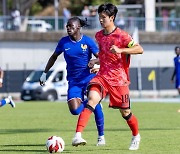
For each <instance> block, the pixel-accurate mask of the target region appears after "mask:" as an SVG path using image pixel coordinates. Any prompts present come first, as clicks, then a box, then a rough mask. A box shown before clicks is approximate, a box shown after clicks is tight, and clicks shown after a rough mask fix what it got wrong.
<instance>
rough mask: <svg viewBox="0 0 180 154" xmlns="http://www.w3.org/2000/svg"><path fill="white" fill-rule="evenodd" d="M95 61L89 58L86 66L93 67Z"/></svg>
mask: <svg viewBox="0 0 180 154" xmlns="http://www.w3.org/2000/svg"><path fill="white" fill-rule="evenodd" d="M95 63H96V60H94V59H91V60H90V61H89V63H88V67H89V68H93V67H94V65H95Z"/></svg>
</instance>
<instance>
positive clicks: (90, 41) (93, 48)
mask: <svg viewBox="0 0 180 154" xmlns="http://www.w3.org/2000/svg"><path fill="white" fill-rule="evenodd" d="M88 44H89V48H90V51H91V52H92V53H93V54H96V53H98V52H99V48H98V47H97V45H96V42H95V41H94V40H93V39H91V38H89V39H88Z"/></svg>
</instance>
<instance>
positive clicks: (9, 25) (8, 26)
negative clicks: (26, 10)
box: [0, 16, 180, 31]
mask: <svg viewBox="0 0 180 154" xmlns="http://www.w3.org/2000/svg"><path fill="white" fill-rule="evenodd" d="M80 18H82V19H84V17H80ZM29 20H33V21H34V20H41V21H45V23H48V24H50V25H51V27H52V28H51V29H48V30H52V31H55V30H62V29H64V24H65V23H64V19H63V16H59V17H58V18H57V19H55V18H54V17H53V16H46V17H45V16H43V17H38V16H28V17H27V16H26V17H25V16H21V25H20V26H21V28H20V30H21V31H27V30H30V31H31V29H28V25H27V24H28V21H29ZM87 20H88V24H89V25H90V26H88V27H86V28H85V29H100V28H101V26H100V24H99V21H98V17H97V16H95V17H88V18H87ZM145 20H146V19H145V18H144V17H127V18H124V19H123V23H124V24H123V25H119V24H118V23H119V22H118V21H120V17H117V19H116V24H117V26H123V27H121V28H123V29H125V30H132V29H134V27H138V29H139V30H140V31H145ZM56 22H57V23H58V24H57V25H58V27H57V29H55V28H56V26H55V24H56ZM155 25H156V27H155V28H156V31H180V18H167V19H164V18H155ZM6 30H14V28H13V22H12V19H11V17H10V16H0V31H6Z"/></svg>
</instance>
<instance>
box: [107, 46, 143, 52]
mask: <svg viewBox="0 0 180 154" xmlns="http://www.w3.org/2000/svg"><path fill="white" fill-rule="evenodd" d="M110 51H111V52H112V53H117V54H120V53H123V54H142V53H143V48H142V47H141V46H140V45H139V44H134V45H133V46H129V45H128V47H127V48H118V47H117V46H116V45H112V46H111V48H110Z"/></svg>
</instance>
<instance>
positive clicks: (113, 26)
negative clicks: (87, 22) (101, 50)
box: [104, 24, 116, 35]
mask: <svg viewBox="0 0 180 154" xmlns="http://www.w3.org/2000/svg"><path fill="white" fill-rule="evenodd" d="M115 29H116V26H115V25H114V24H113V25H111V26H109V27H106V28H104V34H105V35H107V34H110V33H112V32H113V31H114V30H115Z"/></svg>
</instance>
